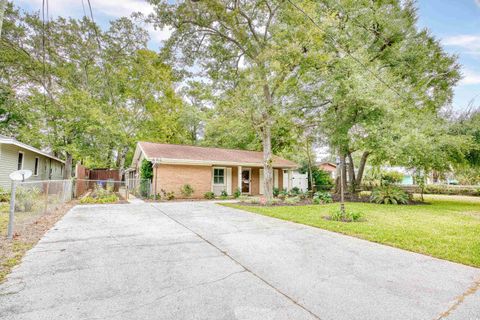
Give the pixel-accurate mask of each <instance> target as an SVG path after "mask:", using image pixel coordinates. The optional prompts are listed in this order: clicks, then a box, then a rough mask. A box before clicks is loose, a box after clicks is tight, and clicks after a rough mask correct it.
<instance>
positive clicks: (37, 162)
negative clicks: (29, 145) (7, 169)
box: [33, 157, 40, 177]
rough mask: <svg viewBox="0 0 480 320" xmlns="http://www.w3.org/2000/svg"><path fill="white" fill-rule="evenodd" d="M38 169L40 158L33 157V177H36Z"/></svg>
mask: <svg viewBox="0 0 480 320" xmlns="http://www.w3.org/2000/svg"><path fill="white" fill-rule="evenodd" d="M35 165H36V167H35ZM39 167H40V158H39V157H35V161H34V162H33V175H34V176H35V177H38V171H39V170H38V169H39ZM35 171H37V172H35Z"/></svg>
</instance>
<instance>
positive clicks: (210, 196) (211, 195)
mask: <svg viewBox="0 0 480 320" xmlns="http://www.w3.org/2000/svg"><path fill="white" fill-rule="evenodd" d="M203 197H204V198H205V199H209V200H211V199H215V193H213V192H212V191H208V192H205V194H204V195H203Z"/></svg>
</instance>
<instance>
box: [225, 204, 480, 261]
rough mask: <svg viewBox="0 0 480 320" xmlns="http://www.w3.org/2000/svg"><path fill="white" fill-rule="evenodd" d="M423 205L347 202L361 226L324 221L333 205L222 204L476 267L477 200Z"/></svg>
mask: <svg viewBox="0 0 480 320" xmlns="http://www.w3.org/2000/svg"><path fill="white" fill-rule="evenodd" d="M425 200H426V201H427V202H428V203H429V204H425V205H413V206H398V205H378V204H370V203H347V205H346V206H347V210H350V211H358V212H361V213H363V219H364V221H362V222H355V223H344V222H336V221H329V220H326V219H324V217H325V216H328V215H329V214H330V213H331V212H333V211H334V210H336V209H337V208H338V206H339V205H338V204H336V203H335V204H328V205H309V206H295V207H287V206H283V207H261V206H242V205H239V204H224V205H225V206H229V207H233V208H238V209H242V210H246V211H250V212H254V213H259V214H262V215H266V216H270V217H275V218H279V219H283V220H289V221H293V222H298V223H302V224H306V225H310V226H314V227H318V228H322V229H327V230H331V231H334V232H339V233H343V234H347V235H351V236H354V237H358V238H362V239H366V240H370V241H374V242H379V243H383V244H386V245H390V246H394V247H398V248H402V249H406V250H410V251H414V252H418V253H423V254H427V255H431V256H434V257H437V258H441V259H446V260H451V261H455V262H459V263H463V264H467V265H471V266H476V267H480V198H476V197H461V196H426V197H425Z"/></svg>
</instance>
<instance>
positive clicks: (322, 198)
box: [313, 191, 333, 204]
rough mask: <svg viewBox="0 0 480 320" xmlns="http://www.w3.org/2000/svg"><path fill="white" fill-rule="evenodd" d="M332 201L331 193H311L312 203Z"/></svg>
mask: <svg viewBox="0 0 480 320" xmlns="http://www.w3.org/2000/svg"><path fill="white" fill-rule="evenodd" d="M331 202H333V199H332V195H331V194H330V193H328V192H320V191H319V192H315V194H314V195H313V203H315V204H323V203H331Z"/></svg>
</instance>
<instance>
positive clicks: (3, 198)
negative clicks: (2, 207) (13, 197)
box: [0, 187, 10, 202]
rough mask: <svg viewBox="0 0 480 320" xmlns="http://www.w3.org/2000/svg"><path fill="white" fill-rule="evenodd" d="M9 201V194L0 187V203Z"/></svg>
mask: <svg viewBox="0 0 480 320" xmlns="http://www.w3.org/2000/svg"><path fill="white" fill-rule="evenodd" d="M9 201H10V193H9V192H7V191H6V190H5V189H3V188H2V187H0V202H9Z"/></svg>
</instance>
